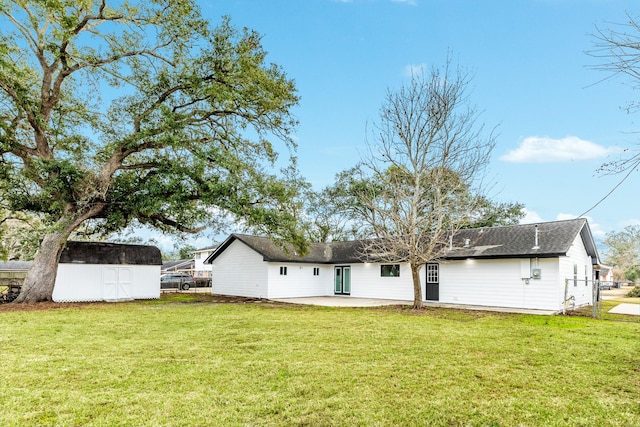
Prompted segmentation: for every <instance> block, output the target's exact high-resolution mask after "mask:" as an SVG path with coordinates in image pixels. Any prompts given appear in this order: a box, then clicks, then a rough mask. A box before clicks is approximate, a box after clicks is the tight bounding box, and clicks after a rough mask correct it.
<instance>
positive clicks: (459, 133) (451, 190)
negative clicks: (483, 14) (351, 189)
mask: <svg viewBox="0 0 640 427" xmlns="http://www.w3.org/2000/svg"><path fill="white" fill-rule="evenodd" d="M470 79H471V76H470V74H469V72H467V71H465V70H463V69H461V68H459V67H456V68H455V69H453V67H452V65H451V62H450V61H447V63H446V65H445V66H444V67H441V68H433V69H432V70H431V71H430V73H429V74H428V75H424V74H422V75H414V76H413V77H412V78H411V81H410V82H409V83H408V84H407V85H405V86H403V87H401V88H400V89H399V90H397V91H391V90H389V91H387V95H386V99H385V102H384V103H383V105H382V108H381V110H380V119H379V122H378V123H376V124H374V126H373V128H372V132H371V133H372V139H370V140H369V142H368V146H369V156H368V158H367V159H365V160H363V161H362V162H361V164H360V165H359V166H358V167H357V168H355V169H354V170H353V171H352V177H353V179H354V180H356V181H358V182H362V183H369V184H368V185H361V186H360V193H359V199H360V205H361V206H360V207H361V209H362V211H364V212H366V213H367V217H366V219H367V222H368V223H369V226H370V227H371V228H372V231H373V234H374V235H375V236H376V237H377V239H372V240H369V241H367V243H366V244H365V247H364V251H363V253H364V254H366V256H367V257H369V259H371V258H375V260H377V261H382V262H408V263H409V265H410V267H411V275H412V279H413V290H414V304H413V306H414V308H420V307H421V306H422V287H421V281H420V275H419V272H420V269H421V267H422V266H423V265H425V264H426V263H427V262H430V261H433V260H436V259H438V258H439V257H441V256H442V254H443V250H444V249H445V248H446V246H447V245H446V242H447V240H448V237H449V235H450V234H451V233H452V232H455V231H456V230H458V229H460V228H461V227H463V226H464V225H465V224H469V215H470V214H471V213H472V212H475V211H477V209H476V206H475V205H476V203H479V201H480V199H481V197H478V196H477V195H479V192H478V191H477V190H478V189H479V188H480V187H481V186H482V179H481V178H482V171H483V169H484V167H485V166H486V165H487V163H488V161H489V155H490V153H491V151H492V149H493V147H494V145H495V136H494V133H493V132H489V133H488V135H484V125H482V124H480V123H478V116H479V113H478V111H477V110H476V109H475V108H474V107H473V106H471V105H470V104H469V99H468V86H469V82H470Z"/></svg>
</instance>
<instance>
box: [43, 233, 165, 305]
mask: <svg viewBox="0 0 640 427" xmlns="http://www.w3.org/2000/svg"><path fill="white" fill-rule="evenodd" d="M161 265H162V256H161V254H160V249H158V248H156V247H155V246H145V245H125V244H119V243H104V242H73V241H70V242H67V244H66V247H65V248H64V250H63V251H62V255H61V256H60V263H59V264H58V274H57V276H56V283H55V287H54V289H53V300H54V301H56V302H79V301H128V300H134V299H157V298H160V267H161Z"/></svg>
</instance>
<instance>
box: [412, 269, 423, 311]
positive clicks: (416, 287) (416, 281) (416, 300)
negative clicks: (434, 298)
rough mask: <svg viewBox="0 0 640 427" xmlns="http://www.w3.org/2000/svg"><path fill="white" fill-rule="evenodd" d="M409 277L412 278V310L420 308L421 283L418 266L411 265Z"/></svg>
mask: <svg viewBox="0 0 640 427" xmlns="http://www.w3.org/2000/svg"><path fill="white" fill-rule="evenodd" d="M411 277H412V278H413V308H416V309H418V308H422V283H420V266H419V265H413V264H412V265H411Z"/></svg>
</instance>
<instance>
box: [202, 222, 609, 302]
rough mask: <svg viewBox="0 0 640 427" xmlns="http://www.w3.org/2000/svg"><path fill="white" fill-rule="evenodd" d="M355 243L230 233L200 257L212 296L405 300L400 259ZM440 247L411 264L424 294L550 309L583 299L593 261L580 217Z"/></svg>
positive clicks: (462, 236) (462, 235)
mask: <svg viewBox="0 0 640 427" xmlns="http://www.w3.org/2000/svg"><path fill="white" fill-rule="evenodd" d="M363 247H364V246H363V242H361V241H353V242H332V243H313V244H311V246H310V249H309V253H308V254H306V255H305V256H303V257H299V256H297V255H296V254H295V252H293V251H289V252H287V251H285V250H283V249H282V248H281V247H280V246H278V245H277V244H276V243H274V242H273V241H272V240H270V239H268V238H264V237H256V236H247V235H241V234H232V235H231V236H229V238H227V239H226V240H225V241H224V242H223V243H222V244H221V245H220V246H219V247H218V248H217V249H216V250H215V251H214V252H213V253H212V254H211V255H210V256H209V257H208V258H207V260H206V261H205V262H206V263H210V264H212V267H213V287H212V293H214V294H223V295H237V296H247V297H256V298H267V299H273V298H291V297H309V296H331V295H350V296H352V297H363V298H384V299H396V300H413V282H412V278H411V271H410V268H409V265H408V264H407V263H380V262H363V258H364V257H363ZM444 253H445V255H444V256H443V257H441V258H440V259H439V260H438V261H437V262H433V263H428V264H427V265H426V266H424V267H423V268H422V269H421V272H420V278H421V282H422V295H423V298H424V299H425V301H438V302H440V303H452V304H468V305H480V306H491V307H509V308H527V309H541V310H556V311H560V310H562V309H563V308H564V307H565V306H566V304H569V305H570V306H581V305H586V304H591V302H592V284H593V279H594V271H595V270H597V269H598V266H599V264H600V260H599V256H598V252H597V249H596V246H595V243H594V240H593V236H592V234H591V230H590V228H589V224H588V223H587V221H586V220H585V219H576V220H568V221H556V222H547V223H540V224H535V225H534V224H529V225H517V226H510V227H490V228H478V229H469V230H461V231H459V232H458V233H456V234H455V236H454V238H452V239H451V243H450V245H449V247H448V248H445V252H444Z"/></svg>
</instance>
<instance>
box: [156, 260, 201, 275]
mask: <svg viewBox="0 0 640 427" xmlns="http://www.w3.org/2000/svg"><path fill="white" fill-rule="evenodd" d="M193 271H194V262H193V260H192V259H179V260H175V261H164V262H163V263H162V269H161V273H162V274H166V273H187V274H191V275H193Z"/></svg>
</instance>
